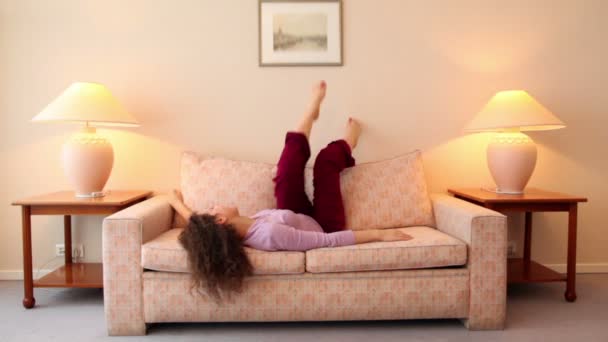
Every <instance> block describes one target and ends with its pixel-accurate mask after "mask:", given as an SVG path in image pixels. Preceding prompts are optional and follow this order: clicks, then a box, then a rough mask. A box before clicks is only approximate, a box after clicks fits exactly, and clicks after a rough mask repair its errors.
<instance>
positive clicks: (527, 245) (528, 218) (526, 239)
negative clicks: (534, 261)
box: [524, 211, 532, 264]
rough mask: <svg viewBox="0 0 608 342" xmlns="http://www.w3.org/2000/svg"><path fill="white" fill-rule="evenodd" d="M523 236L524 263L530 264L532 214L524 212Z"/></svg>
mask: <svg viewBox="0 0 608 342" xmlns="http://www.w3.org/2000/svg"><path fill="white" fill-rule="evenodd" d="M525 228H526V230H525V236H524V262H525V263H526V264H530V258H531V255H530V254H531V253H530V251H531V249H532V212H530V211H526V226H525Z"/></svg>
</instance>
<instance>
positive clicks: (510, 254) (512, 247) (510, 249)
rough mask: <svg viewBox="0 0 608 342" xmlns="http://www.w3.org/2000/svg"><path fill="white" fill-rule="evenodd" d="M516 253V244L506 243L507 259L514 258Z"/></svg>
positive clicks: (512, 242) (514, 242) (512, 241)
mask: <svg viewBox="0 0 608 342" xmlns="http://www.w3.org/2000/svg"><path fill="white" fill-rule="evenodd" d="M516 253H517V242H516V241H515V240H511V241H509V242H508V243H507V258H515V257H516V255H515V254H516Z"/></svg>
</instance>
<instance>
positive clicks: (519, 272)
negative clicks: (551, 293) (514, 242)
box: [507, 258, 567, 284]
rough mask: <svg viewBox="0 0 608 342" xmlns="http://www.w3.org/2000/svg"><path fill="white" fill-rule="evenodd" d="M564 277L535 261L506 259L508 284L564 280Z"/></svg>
mask: <svg viewBox="0 0 608 342" xmlns="http://www.w3.org/2000/svg"><path fill="white" fill-rule="evenodd" d="M566 279H567V278H566V276H565V275H563V274H561V273H558V272H555V271H554V270H552V269H550V268H548V267H545V266H543V265H541V264H539V263H537V262H536V261H533V260H530V261H529V262H526V261H525V260H524V259H522V258H509V259H507V282H508V283H509V284H517V283H536V282H551V281H566Z"/></svg>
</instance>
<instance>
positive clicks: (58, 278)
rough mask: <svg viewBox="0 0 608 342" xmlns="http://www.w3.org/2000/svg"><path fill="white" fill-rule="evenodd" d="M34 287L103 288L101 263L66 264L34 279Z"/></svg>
mask: <svg viewBox="0 0 608 342" xmlns="http://www.w3.org/2000/svg"><path fill="white" fill-rule="evenodd" d="M34 287H76V288H93V289H95V288H103V266H102V264H101V263H73V264H66V265H63V266H61V267H59V268H58V269H56V270H54V271H53V272H51V273H49V274H47V275H45V276H44V277H41V278H40V279H37V280H35V281H34Z"/></svg>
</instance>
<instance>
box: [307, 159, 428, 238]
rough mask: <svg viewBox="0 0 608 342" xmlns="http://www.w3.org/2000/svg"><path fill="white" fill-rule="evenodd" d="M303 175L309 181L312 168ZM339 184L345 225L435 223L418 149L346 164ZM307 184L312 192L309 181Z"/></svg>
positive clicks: (370, 226)
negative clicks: (393, 156)
mask: <svg viewBox="0 0 608 342" xmlns="http://www.w3.org/2000/svg"><path fill="white" fill-rule="evenodd" d="M306 178H307V179H306V180H307V181H308V182H312V170H308V172H307V174H306ZM340 187H341V190H342V201H343V203H344V213H345V215H346V227H347V228H348V229H352V230H364V229H383V228H398V227H408V226H434V225H435V222H434V216H433V209H432V205H431V199H430V196H429V194H428V191H427V187H426V180H425V178H424V169H423V167H422V156H421V153H420V151H413V152H411V153H408V154H404V155H401V156H399V157H395V158H392V159H387V160H381V161H377V162H370V163H360V164H357V165H355V166H354V167H351V168H347V169H345V170H344V171H342V174H341V175H340ZM306 188H307V192H308V195H309V196H311V194H312V190H313V187H312V184H308V185H307V187H306Z"/></svg>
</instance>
